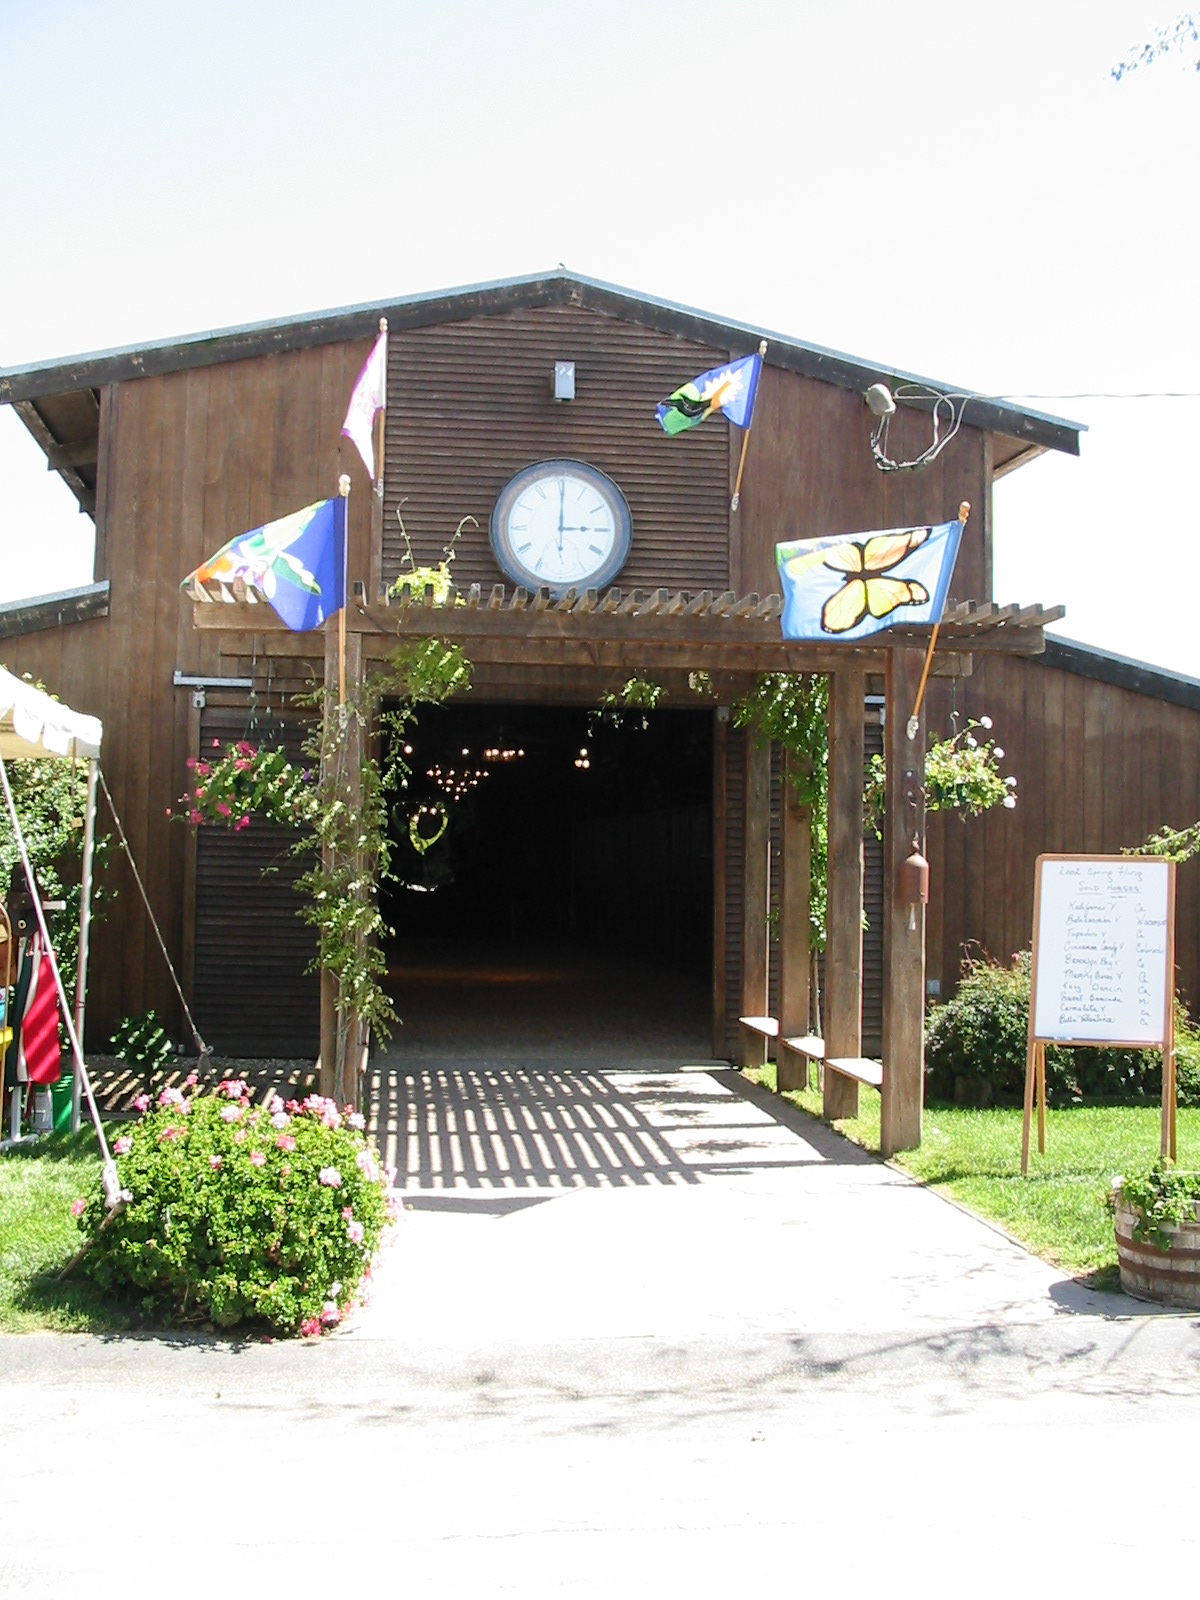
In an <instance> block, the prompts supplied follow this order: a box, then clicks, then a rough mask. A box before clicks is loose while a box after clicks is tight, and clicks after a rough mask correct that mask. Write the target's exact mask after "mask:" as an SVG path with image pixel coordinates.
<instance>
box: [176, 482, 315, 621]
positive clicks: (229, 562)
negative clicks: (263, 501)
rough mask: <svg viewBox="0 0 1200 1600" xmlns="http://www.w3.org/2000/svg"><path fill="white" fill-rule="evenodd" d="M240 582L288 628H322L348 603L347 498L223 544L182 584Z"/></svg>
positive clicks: (256, 529) (293, 514)
mask: <svg viewBox="0 0 1200 1600" xmlns="http://www.w3.org/2000/svg"><path fill="white" fill-rule="evenodd" d="M236 578H241V579H242V581H243V582H244V583H245V584H246V585H247V587H248V588H251V589H254V590H256V591H257V592H258V593H259V594H261V595H262V597H263V599H264V600H266V601H268V602H269V604H270V605H271V606H272V607H273V608H274V610H275V611H276V612H277V613H278V615H279V616H280V617H281V618H282V619H283V621H284V622H285V623H286V624H287V626H288V627H289V628H292V629H294V630H295V631H296V632H297V633H303V632H305V631H307V630H308V629H309V628H319V627H320V626H321V624H322V623H323V622H324V621H325V618H326V617H331V616H332V615H333V614H334V612H336V611H340V610H341V608H342V607H343V606H344V605H345V604H346V499H345V496H343V495H338V496H337V498H336V499H334V500H318V501H317V502H316V504H315V505H311V506H305V508H304V510H303V511H293V512H292V514H291V516H290V517H280V518H279V520H278V522H267V523H264V524H263V526H262V527H261V528H251V530H250V532H249V533H243V534H239V535H238V537H237V538H236V539H231V540H230V541H229V543H228V544H225V545H222V546H221V548H220V549H219V550H218V551H217V553H216V555H215V556H210V557H209V559H208V560H207V561H205V562H202V563H201V565H200V566H198V567H197V568H196V570H195V572H191V573H189V574H188V576H187V577H186V578H185V579H184V580H183V582H182V583H181V584H180V586H179V587H180V588H181V589H186V588H188V587H189V585H193V584H194V585H196V586H199V585H201V584H205V583H219V584H230V583H232V582H233V581H234V580H235V579H236Z"/></svg>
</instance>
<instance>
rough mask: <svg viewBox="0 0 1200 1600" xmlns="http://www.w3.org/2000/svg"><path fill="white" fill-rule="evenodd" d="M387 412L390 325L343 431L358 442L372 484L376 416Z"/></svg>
mask: <svg viewBox="0 0 1200 1600" xmlns="http://www.w3.org/2000/svg"><path fill="white" fill-rule="evenodd" d="M386 409H387V326H386V324H385V325H384V328H383V331H382V332H381V333H380V335H379V337H378V339H376V341H375V348H374V349H373V350H372V351H371V354H370V355H369V356H368V357H367V361H366V365H365V366H364V367H363V369H362V371H361V372H360V373H359V375H358V382H357V383H356V384H355V385H354V393H353V394H352V395H351V396H350V406H349V409H348V410H347V412H346V420H345V422H343V423H342V432H343V433H344V434H345V435H346V437H347V439H351V440H353V442H354V445H355V447H356V449H357V450H358V453H359V455H360V456H361V457H362V458H363V465H364V466H365V467H366V469H367V473H368V476H369V477H370V479H371V481H372V483H374V481H375V441H374V438H373V434H374V429H375V413H376V412H377V411H385V410H386Z"/></svg>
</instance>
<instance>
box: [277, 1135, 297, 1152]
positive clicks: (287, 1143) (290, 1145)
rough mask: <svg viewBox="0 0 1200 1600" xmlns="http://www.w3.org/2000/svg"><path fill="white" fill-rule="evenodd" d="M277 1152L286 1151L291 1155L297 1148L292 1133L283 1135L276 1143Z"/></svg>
mask: <svg viewBox="0 0 1200 1600" xmlns="http://www.w3.org/2000/svg"><path fill="white" fill-rule="evenodd" d="M275 1148H276V1150H285V1151H287V1152H288V1153H289V1154H290V1153H291V1151H293V1150H294V1149H295V1148H296V1141H295V1139H293V1138H292V1136H291V1134H290V1133H281V1134H280V1135H279V1137H278V1139H276V1141H275Z"/></svg>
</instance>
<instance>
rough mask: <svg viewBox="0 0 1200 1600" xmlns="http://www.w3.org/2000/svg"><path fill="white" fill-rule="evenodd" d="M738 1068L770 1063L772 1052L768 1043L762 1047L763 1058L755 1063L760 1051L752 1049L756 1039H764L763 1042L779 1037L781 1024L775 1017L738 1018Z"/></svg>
mask: <svg viewBox="0 0 1200 1600" xmlns="http://www.w3.org/2000/svg"><path fill="white" fill-rule="evenodd" d="M738 1029H739V1034H738V1066H739V1067H760V1066H762V1064H763V1061H770V1059H771V1051H770V1048H768V1046H766V1043H763V1046H762V1058H760V1059H758V1061H755V1059H754V1058H755V1056H758V1050H752V1048H750V1042H752V1040H754V1038H762V1040H763V1042H766V1040H771V1038H778V1037H779V1024H778V1022H776V1019H774V1018H773V1016H739V1018H738Z"/></svg>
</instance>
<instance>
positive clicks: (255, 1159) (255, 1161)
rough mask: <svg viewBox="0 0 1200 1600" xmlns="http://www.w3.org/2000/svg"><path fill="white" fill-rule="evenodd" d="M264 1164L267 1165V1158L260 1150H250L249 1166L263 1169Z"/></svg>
mask: <svg viewBox="0 0 1200 1600" xmlns="http://www.w3.org/2000/svg"><path fill="white" fill-rule="evenodd" d="M266 1164H267V1158H266V1156H265V1155H263V1153H262V1151H261V1150H251V1152H250V1165H251V1166H252V1167H265V1166H266Z"/></svg>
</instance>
